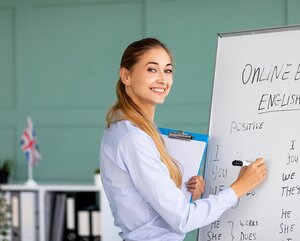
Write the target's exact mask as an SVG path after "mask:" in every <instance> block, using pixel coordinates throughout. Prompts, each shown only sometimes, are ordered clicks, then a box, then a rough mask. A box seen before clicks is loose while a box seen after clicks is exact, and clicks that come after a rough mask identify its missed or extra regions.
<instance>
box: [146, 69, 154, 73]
mask: <svg viewBox="0 0 300 241" xmlns="http://www.w3.org/2000/svg"><path fill="white" fill-rule="evenodd" d="M148 71H149V72H152V73H155V72H156V69H154V68H148Z"/></svg>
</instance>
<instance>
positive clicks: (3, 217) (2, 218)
mask: <svg viewBox="0 0 300 241" xmlns="http://www.w3.org/2000/svg"><path fill="white" fill-rule="evenodd" d="M10 213H11V206H10V205H8V204H7V201H6V197H5V193H4V192H3V191H0V237H1V238H2V239H1V240H2V241H8V237H7V236H8V230H9V229H10V221H11V220H10V218H9V217H10V216H11V215H9V214H10Z"/></svg>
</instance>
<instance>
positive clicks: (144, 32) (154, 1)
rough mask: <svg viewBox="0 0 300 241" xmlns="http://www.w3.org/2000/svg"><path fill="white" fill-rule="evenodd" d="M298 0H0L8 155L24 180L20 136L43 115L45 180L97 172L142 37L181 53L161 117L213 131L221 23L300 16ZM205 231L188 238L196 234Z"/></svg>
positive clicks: (41, 177) (0, 83) (289, 21)
mask: <svg viewBox="0 0 300 241" xmlns="http://www.w3.org/2000/svg"><path fill="white" fill-rule="evenodd" d="M299 10H300V1H297V0H226V1H224V0H0V159H1V160H2V159H4V158H11V159H13V160H14V166H13V171H12V175H11V177H10V181H14V182H24V181H25V180H26V178H27V163H26V161H25V158H24V155H23V153H22V152H21V151H20V146H19V140H20V137H21V134H22V132H23V130H24V128H25V125H26V117H27V116H28V115H29V116H31V117H32V119H33V122H34V124H35V129H36V133H37V136H38V141H39V144H40V151H41V154H42V156H43V160H42V161H41V163H40V164H39V165H38V166H37V167H36V168H35V169H34V178H35V179H36V180H37V181H38V182H43V183H45V182H51V183H53V182H70V183H71V182H72V183H74V182H75V183H77V182H78V183H82V182H92V178H93V172H94V170H95V168H96V167H98V162H99V160H98V153H99V143H100V137H101V133H102V131H103V129H104V128H105V112H106V110H107V109H108V107H109V106H110V105H111V104H112V103H113V102H114V100H115V91H114V88H115V84H116V81H117V79H118V66H119V62H120V57H121V55H122V52H123V50H124V48H125V47H126V46H127V45H128V44H129V43H131V42H132V41H134V40H137V39H141V38H144V37H156V38H159V39H160V40H162V41H163V42H164V43H166V45H167V46H169V48H170V49H171V50H172V52H173V54H174V56H175V73H174V85H173V90H172V92H171V94H170V95H169V97H168V99H167V101H166V103H165V104H164V105H163V106H159V107H158V108H157V114H156V118H155V119H156V123H157V125H158V126H161V127H170V128H176V129H182V130H190V131H194V132H204V133H206V132H207V129H208V122H209V111H210V99H211V91H212V82H213V70H214V61H215V53H216V40H217V33H221V32H231V31H239V30H248V29H257V28H267V27H276V26H282V25H294V24H299V23H300V15H299ZM195 236H196V232H192V233H190V234H189V235H188V237H187V239H186V240H189V241H192V240H195Z"/></svg>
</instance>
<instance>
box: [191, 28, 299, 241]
mask: <svg viewBox="0 0 300 241" xmlns="http://www.w3.org/2000/svg"><path fill="white" fill-rule="evenodd" d="M299 29H300V24H297V25H285V26H278V27H270V28H261V29H250V30H242V31H233V32H223V33H217V43H216V45H217V46H216V52H215V63H214V74H213V80H212V95H211V100H210V115H209V125H208V137H210V135H211V122H212V113H213V100H214V98H215V96H214V89H215V77H216V67H217V66H216V64H217V55H218V47H219V41H220V39H221V38H226V37H233V36H244V35H252V34H264V33H274V32H284V31H293V30H299ZM209 149H210V142H209V141H208V144H207V150H206V156H205V158H207V153H208V152H209ZM204 166H205V167H206V159H205V165H204ZM206 175H207V174H206V168H205V169H204V178H205V177H206ZM201 230H202V228H200V229H198V232H197V241H202V239H201V235H202V234H201V232H202V231H201Z"/></svg>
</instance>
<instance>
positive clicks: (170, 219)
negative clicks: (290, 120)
mask: <svg viewBox="0 0 300 241" xmlns="http://www.w3.org/2000/svg"><path fill="white" fill-rule="evenodd" d="M172 83H173V60H172V57H171V54H170V51H169V50H168V49H167V47H166V46H165V45H164V44H163V43H161V42H160V41H159V40H157V39H153V38H146V39H142V40H139V41H136V42H133V43H132V44H130V45H129V46H128V47H127V48H126V50H125V51H124V53H123V56H122V59H121V66H120V78H119V81H118V83H117V87H116V91H117V101H116V103H115V105H114V106H113V107H112V108H111V109H110V110H109V111H108V113H107V118H106V120H107V129H106V130H105V132H104V134H103V137H102V142H101V148H100V168H101V178H102V183H103V187H104V190H105V193H106V195H107V197H108V200H109V203H110V208H111V210H112V213H113V216H114V219H115V224H116V225H117V226H119V227H120V228H121V230H122V232H121V233H120V236H121V237H122V238H123V239H124V240H126V241H150V240H151V241H182V240H183V239H184V237H185V234H186V233H187V232H189V231H191V230H194V229H198V228H201V227H203V226H205V225H208V224H210V223H211V222H213V221H215V220H216V219H218V218H219V217H220V215H221V214H222V213H223V212H224V211H226V210H227V209H229V208H230V207H232V206H233V205H235V204H236V202H237V199H238V198H239V197H240V196H242V195H244V194H245V193H247V192H249V191H250V190H252V189H253V188H255V187H256V186H258V185H259V184H261V183H262V182H263V181H264V180H265V177H266V166H265V162H264V160H263V159H262V158H259V159H257V160H256V161H255V162H253V164H251V165H250V166H248V167H243V168H242V169H241V171H240V174H239V176H238V178H237V180H236V181H235V182H234V183H233V184H232V185H231V186H229V187H227V188H226V189H225V190H223V191H221V192H220V193H219V194H218V195H211V196H209V197H208V198H206V199H199V197H200V196H201V194H202V193H203V191H204V185H205V184H204V181H203V178H202V177H191V179H190V181H189V182H188V183H187V189H188V190H189V191H190V192H191V193H192V198H193V202H191V203H189V202H188V201H187V200H186V198H185V196H184V194H183V193H182V192H181V190H180V188H181V186H182V185H183V184H182V177H181V170H180V166H178V165H177V163H176V161H175V160H172V159H171V158H170V156H169V155H168V153H167V152H166V149H165V146H164V143H163V141H162V138H161V137H160V134H159V132H158V130H157V128H156V126H155V124H154V116H155V107H156V105H157V104H162V103H163V102H164V100H165V98H166V97H167V95H168V94H169V92H170V90H171V87H172Z"/></svg>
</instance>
